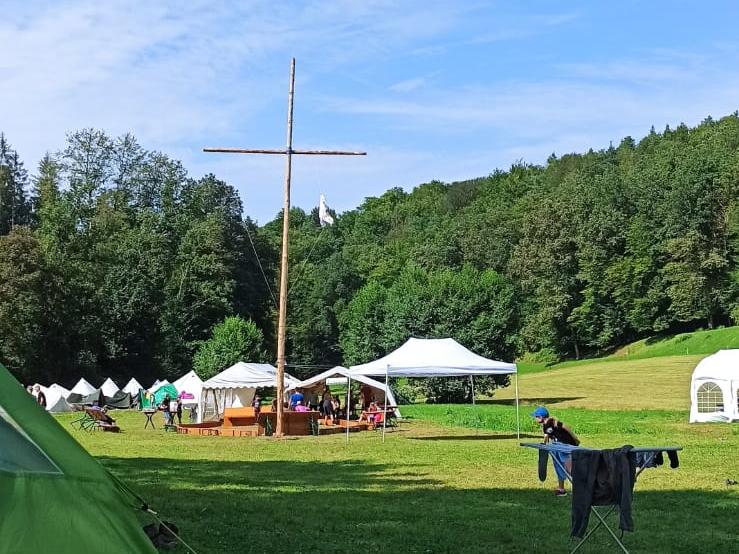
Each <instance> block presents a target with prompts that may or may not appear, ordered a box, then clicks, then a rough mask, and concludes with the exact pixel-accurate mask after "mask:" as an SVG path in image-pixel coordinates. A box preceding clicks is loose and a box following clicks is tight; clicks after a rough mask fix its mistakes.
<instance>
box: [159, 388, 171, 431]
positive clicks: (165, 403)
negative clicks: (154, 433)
mask: <svg viewBox="0 0 739 554" xmlns="http://www.w3.org/2000/svg"><path fill="white" fill-rule="evenodd" d="M171 402H172V399H171V398H170V396H169V393H167V394H166V395H165V397H164V400H162V403H161V404H160V405H159V409H160V410H162V413H163V414H164V424H165V425H172V421H173V419H172V410H171Z"/></svg>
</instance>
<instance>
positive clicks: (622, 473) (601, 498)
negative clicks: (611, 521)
mask: <svg viewBox="0 0 739 554" xmlns="http://www.w3.org/2000/svg"><path fill="white" fill-rule="evenodd" d="M632 448H633V446H628V445H627V446H622V447H621V448H616V449H612V450H575V451H574V452H573V453H572V529H571V535H572V536H573V537H580V538H582V537H583V535H585V531H586V530H587V528H588V520H589V518H590V507H591V506H608V505H612V504H616V505H617V506H618V508H619V511H620V513H621V518H620V521H619V525H618V526H619V529H621V530H623V531H633V530H634V521H633V519H632V518H631V499H632V495H633V491H634V482H635V481H636V461H635V456H634V455H632V454H631V449H632Z"/></svg>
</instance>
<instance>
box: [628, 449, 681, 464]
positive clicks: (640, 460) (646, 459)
mask: <svg viewBox="0 0 739 554" xmlns="http://www.w3.org/2000/svg"><path fill="white" fill-rule="evenodd" d="M654 452H655V451H654V450H652V451H645V452H636V454H635V456H636V467H657V466H661V465H662V464H664V463H665V459H664V456H663V454H662V452H661V451H657V453H656V454H654ZM652 454H654V456H653V455H652ZM667 457H668V458H669V459H670V467H671V468H672V469H676V468H678V467H680V460H679V459H678V456H677V452H676V451H675V450H668V451H667Z"/></svg>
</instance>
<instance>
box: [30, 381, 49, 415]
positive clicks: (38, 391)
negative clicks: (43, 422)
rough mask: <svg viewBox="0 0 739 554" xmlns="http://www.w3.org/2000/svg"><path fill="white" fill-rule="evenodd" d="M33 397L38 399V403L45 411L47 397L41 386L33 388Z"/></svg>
mask: <svg viewBox="0 0 739 554" xmlns="http://www.w3.org/2000/svg"><path fill="white" fill-rule="evenodd" d="M33 395H34V396H35V397H36V402H38V403H39V406H41V407H42V408H43V409H44V410H45V409H46V395H45V394H44V391H42V390H41V385H35V386H34V387H33Z"/></svg>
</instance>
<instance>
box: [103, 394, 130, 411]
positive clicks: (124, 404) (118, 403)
mask: <svg viewBox="0 0 739 554" xmlns="http://www.w3.org/2000/svg"><path fill="white" fill-rule="evenodd" d="M104 405H105V406H107V407H108V408H118V409H126V408H130V407H131V395H130V394H128V393H127V392H123V391H122V390H119V391H118V392H117V393H115V394H114V395H113V396H106V397H104Z"/></svg>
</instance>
